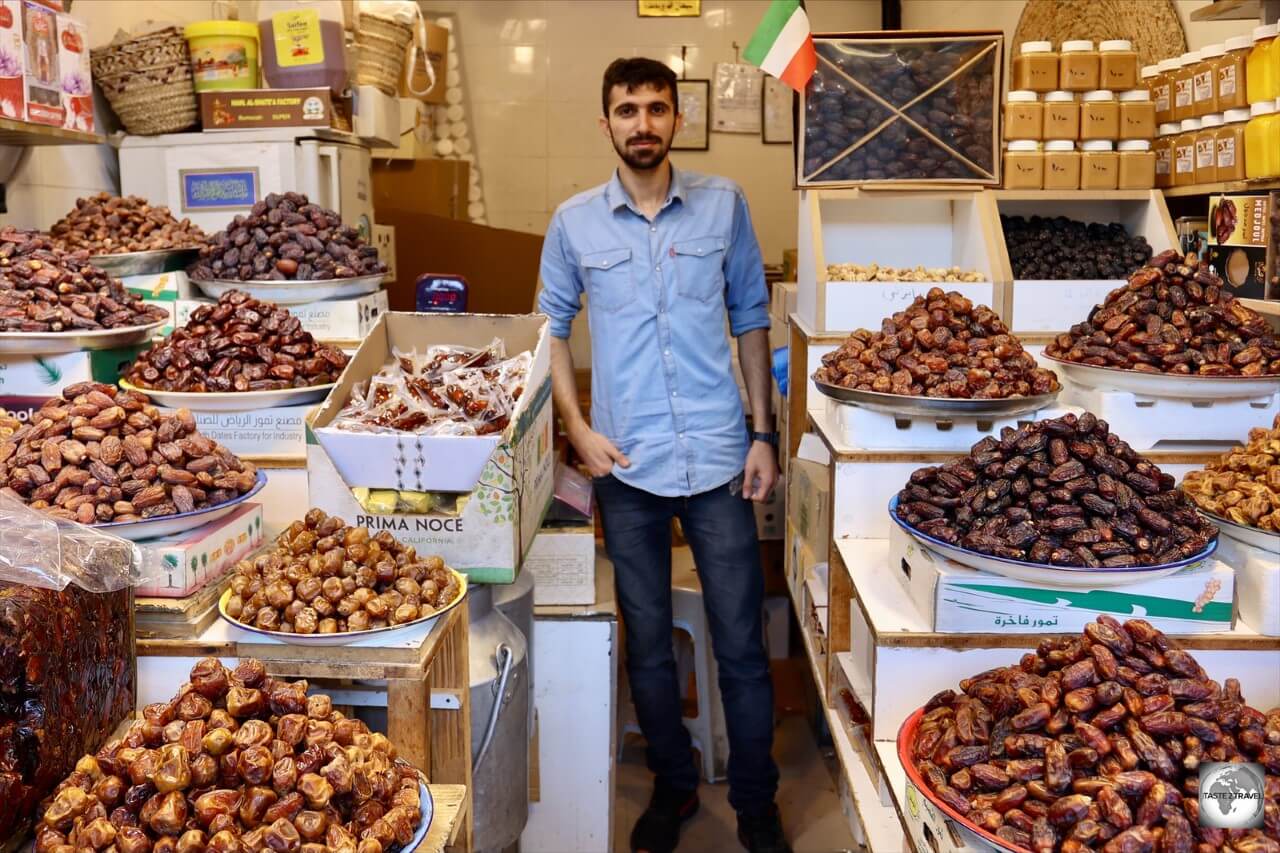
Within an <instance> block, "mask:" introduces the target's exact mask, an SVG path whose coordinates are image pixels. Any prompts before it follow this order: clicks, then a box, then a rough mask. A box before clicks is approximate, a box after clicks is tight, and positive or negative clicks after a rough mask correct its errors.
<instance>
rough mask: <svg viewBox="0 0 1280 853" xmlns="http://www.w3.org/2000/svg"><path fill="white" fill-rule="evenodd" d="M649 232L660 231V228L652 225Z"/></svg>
mask: <svg viewBox="0 0 1280 853" xmlns="http://www.w3.org/2000/svg"><path fill="white" fill-rule="evenodd" d="M649 230H650V231H657V230H658V226H656V225H650V226H649Z"/></svg>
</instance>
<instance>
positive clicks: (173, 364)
mask: <svg viewBox="0 0 1280 853" xmlns="http://www.w3.org/2000/svg"><path fill="white" fill-rule="evenodd" d="M349 360H350V359H349V358H348V357H347V354H346V353H344V352H343V351H342V350H340V349H338V348H337V347H333V346H329V345H328V344H321V343H317V342H316V340H315V338H313V337H312V336H311V333H310V332H306V331H303V329H302V322H301V321H300V320H299V319H298V318H297V317H295V316H293V315H292V314H290V313H289V311H288V310H287V309H285V308H281V307H279V306H277V305H275V304H274V303H272V302H260V301H259V300H257V299H254V298H253V297H252V296H250V295H249V294H247V293H244V292H243V291H240V290H229V291H227V292H226V293H224V294H222V296H220V297H219V298H218V301H217V303H216V304H214V305H201V306H200V307H199V308H197V309H196V310H195V311H193V312H191V319H190V320H188V321H187V324H186V325H185V326H183V327H182V328H180V329H175V330H174V331H173V334H171V335H170V336H169V337H167V338H165V339H164V340H163V341H160V342H159V343H156V344H154V345H152V347H151V349H149V350H147V351H146V352H144V353H142V354H141V355H139V356H138V358H137V360H136V361H135V362H134V363H133V364H132V365H131V366H130V367H129V369H128V371H126V373H125V379H127V380H128V381H129V382H130V383H131V384H133V385H136V386H137V387H139V388H147V389H155V390H160V391H196V392H210V391H214V392H220V391H275V390H279V389H283V388H306V387H308V386H311V385H328V384H330V383H332V382H336V381H337V379H338V375H339V374H340V373H342V369H343V368H344V367H346V366H347V362H348V361H349Z"/></svg>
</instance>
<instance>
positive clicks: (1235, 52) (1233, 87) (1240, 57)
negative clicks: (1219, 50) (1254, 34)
mask: <svg viewBox="0 0 1280 853" xmlns="http://www.w3.org/2000/svg"><path fill="white" fill-rule="evenodd" d="M1251 47H1253V39H1251V38H1250V37H1249V36H1232V37H1231V38H1229V39H1227V43H1226V49H1227V52H1226V53H1225V54H1223V56H1222V59H1221V60H1219V61H1218V86H1217V91H1218V109H1220V110H1222V111H1224V112H1225V111H1227V110H1234V109H1248V108H1249V95H1248V93H1247V92H1246V91H1245V80H1246V78H1247V75H1246V73H1245V71H1246V66H1247V63H1248V60H1249V49H1250V48H1251Z"/></svg>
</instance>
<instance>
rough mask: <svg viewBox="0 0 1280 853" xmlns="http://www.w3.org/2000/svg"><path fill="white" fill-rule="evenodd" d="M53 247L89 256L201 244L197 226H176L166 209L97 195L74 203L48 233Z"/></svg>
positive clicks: (142, 201) (130, 198)
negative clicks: (68, 211)
mask: <svg viewBox="0 0 1280 853" xmlns="http://www.w3.org/2000/svg"><path fill="white" fill-rule="evenodd" d="M49 235H50V236H51V237H53V242H54V244H55V245H56V246H57V247H58V248H59V249H61V250H63V251H66V252H74V251H77V250H79V249H84V250H85V251H87V252H88V253H89V254H90V255H115V254H120V253H123V252H159V251H164V250H167V249H193V248H196V247H197V246H200V245H201V244H203V243H204V240H205V235H204V232H203V231H201V230H200V226H198V225H195V224H194V223H192V221H191V220H190V219H184V220H182V221H181V222H179V221H178V220H177V219H174V218H173V214H172V213H170V212H169V208H167V207H165V206H164V205H152V204H151V202H149V201H147V200H146V199H145V198H139V197H138V196H136V195H131V196H113V195H111V194H109V193H98V194H97V195H95V196H90V197H89V198H78V199H76V206H75V208H74V209H73V210H72V211H71V212H70V213H68V214H67V215H66V216H64V217H62V218H61V219H59V220H58V221H57V222H55V223H54V224H53V227H52V228H50V229H49Z"/></svg>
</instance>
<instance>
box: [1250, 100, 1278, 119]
mask: <svg viewBox="0 0 1280 853" xmlns="http://www.w3.org/2000/svg"><path fill="white" fill-rule="evenodd" d="M1275 111H1276V102H1275V101H1258V103H1256V104H1250V105H1249V115H1251V116H1265V115H1271V114H1272V113H1273V112H1275Z"/></svg>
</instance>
